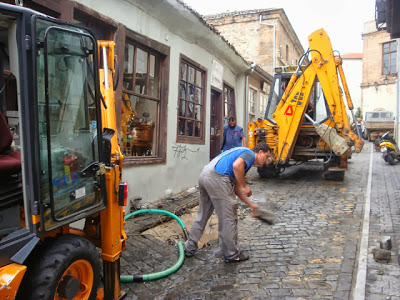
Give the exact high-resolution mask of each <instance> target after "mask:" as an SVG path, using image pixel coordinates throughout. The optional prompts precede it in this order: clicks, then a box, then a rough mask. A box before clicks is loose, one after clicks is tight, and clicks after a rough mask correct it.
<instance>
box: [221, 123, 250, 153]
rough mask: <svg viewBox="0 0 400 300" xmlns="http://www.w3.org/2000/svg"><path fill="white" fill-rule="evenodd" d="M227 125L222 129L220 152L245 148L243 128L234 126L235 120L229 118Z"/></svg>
mask: <svg viewBox="0 0 400 300" xmlns="http://www.w3.org/2000/svg"><path fill="white" fill-rule="evenodd" d="M228 123H229V124H228V125H226V126H225V127H224V137H223V140H222V146H221V150H222V151H226V150H229V149H232V148H235V147H242V146H243V147H247V144H246V138H245V137H244V133H243V128H242V127H240V126H239V125H236V118H235V117H230V118H229V121H228Z"/></svg>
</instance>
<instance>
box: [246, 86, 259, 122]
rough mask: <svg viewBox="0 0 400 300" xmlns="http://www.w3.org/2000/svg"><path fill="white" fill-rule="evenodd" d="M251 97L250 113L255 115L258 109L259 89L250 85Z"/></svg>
mask: <svg viewBox="0 0 400 300" xmlns="http://www.w3.org/2000/svg"><path fill="white" fill-rule="evenodd" d="M248 96H249V99H248V105H249V114H250V115H253V116H254V115H255V114H256V112H257V110H256V103H257V90H256V89H255V88H252V87H249V95H248Z"/></svg>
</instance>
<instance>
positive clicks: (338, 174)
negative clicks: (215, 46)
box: [323, 171, 344, 181]
mask: <svg viewBox="0 0 400 300" xmlns="http://www.w3.org/2000/svg"><path fill="white" fill-rule="evenodd" d="M323 178H324V179H325V180H332V181H343V180H344V171H325V172H324V173H323Z"/></svg>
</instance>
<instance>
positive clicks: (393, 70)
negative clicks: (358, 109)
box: [361, 21, 397, 114]
mask: <svg viewBox="0 0 400 300" xmlns="http://www.w3.org/2000/svg"><path fill="white" fill-rule="evenodd" d="M362 36H363V51H364V55H363V73H362V74H363V75H362V83H361V93H362V96H361V97H362V98H361V99H362V100H361V102H362V111H363V113H364V114H365V112H366V111H371V110H374V109H380V108H383V109H385V110H390V111H393V112H395V111H396V82H397V66H396V62H397V41H396V39H391V38H390V34H389V33H387V32H386V31H385V30H382V31H378V30H377V29H376V23H375V21H369V22H366V23H365V24H364V32H363V34H362Z"/></svg>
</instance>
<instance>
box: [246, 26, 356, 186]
mask: <svg viewBox="0 0 400 300" xmlns="http://www.w3.org/2000/svg"><path fill="white" fill-rule="evenodd" d="M308 41H309V49H308V50H307V52H306V53H305V54H303V56H302V58H301V59H300V61H299V65H298V66H297V68H296V70H295V72H293V71H292V70H291V69H287V68H285V67H278V68H276V70H275V72H276V74H275V75H274V81H273V83H272V86H271V91H270V95H269V101H268V105H267V109H266V112H265V118H264V120H261V121H257V122H251V123H249V124H248V141H249V142H248V144H249V148H251V149H252V148H253V147H254V146H255V145H256V144H257V143H259V142H261V141H264V142H266V143H267V144H268V145H269V146H270V147H271V149H272V150H273V154H274V155H273V157H271V158H270V160H269V162H268V163H267V164H265V165H264V166H262V167H258V172H259V174H260V176H261V177H274V176H277V175H279V174H280V173H281V172H283V171H284V170H285V168H287V167H290V166H293V165H296V164H298V163H299V162H300V163H302V162H306V161H309V160H312V159H317V160H322V161H323V162H324V169H325V171H324V174H323V176H324V178H325V179H330V180H343V179H344V172H345V170H346V169H347V160H348V158H349V157H351V154H352V152H360V151H361V150H362V147H363V145H364V142H363V140H362V139H360V138H359V137H358V136H357V135H356V134H355V133H353V132H352V130H351V128H350V124H349V120H348V117H347V114H346V107H345V103H344V100H343V91H344V94H345V96H346V99H347V106H348V108H349V110H350V111H351V112H352V110H353V103H352V101H351V98H350V93H349V91H348V87H347V82H346V79H345V76H344V73H343V69H342V60H341V58H340V55H339V54H336V55H335V52H334V51H333V50H332V46H331V42H330V39H329V37H328V35H327V34H326V32H325V30H324V29H319V30H317V31H315V32H313V33H312V34H311V35H310V36H309V37H308ZM308 56H310V57H308ZM307 59H308V60H309V61H310V62H309V63H308V64H306V63H305V62H306V60H307ZM277 71H279V72H277ZM339 76H340V79H341V83H342V84H341V85H340V83H339ZM352 114H353V113H352ZM353 119H354V114H353Z"/></svg>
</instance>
